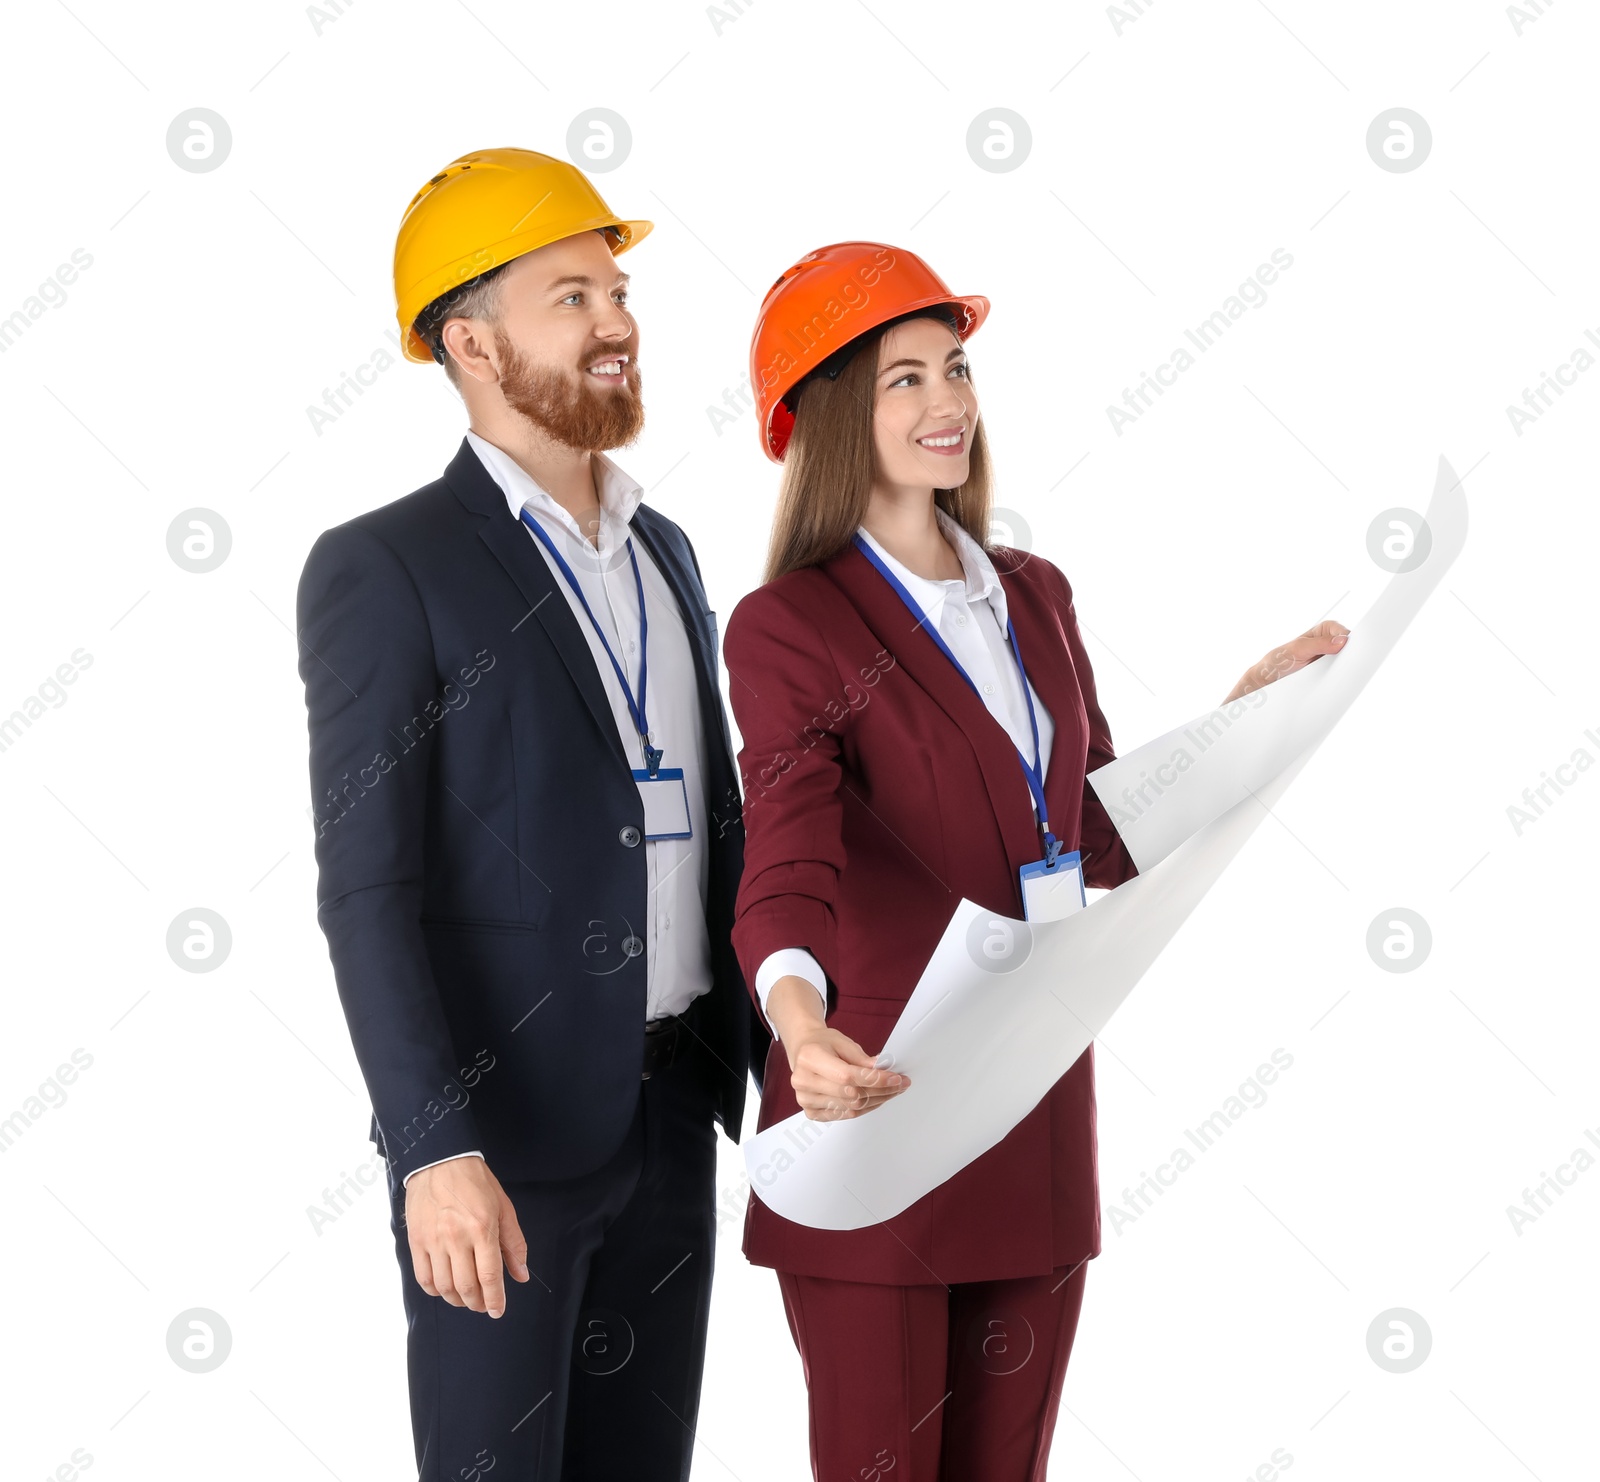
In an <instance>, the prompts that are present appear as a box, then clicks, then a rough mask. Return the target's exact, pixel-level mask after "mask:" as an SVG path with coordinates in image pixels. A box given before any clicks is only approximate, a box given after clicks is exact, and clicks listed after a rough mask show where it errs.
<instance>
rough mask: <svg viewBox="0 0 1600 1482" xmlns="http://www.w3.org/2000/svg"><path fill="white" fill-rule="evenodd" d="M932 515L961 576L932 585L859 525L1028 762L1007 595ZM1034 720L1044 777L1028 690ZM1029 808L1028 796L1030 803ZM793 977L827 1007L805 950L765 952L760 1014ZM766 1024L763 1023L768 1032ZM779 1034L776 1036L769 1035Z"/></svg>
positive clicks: (1047, 727) (1049, 723) (1051, 727)
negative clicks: (782, 982) (775, 989)
mask: <svg viewBox="0 0 1600 1482" xmlns="http://www.w3.org/2000/svg"><path fill="white" fill-rule="evenodd" d="M934 513H935V515H936V516H937V517H938V520H939V528H940V529H941V530H942V531H943V532H944V535H945V538H946V539H947V540H948V541H949V542H950V544H951V545H952V546H954V547H955V552H956V555H957V556H959V557H960V558H961V570H962V573H963V574H962V576H961V577H960V578H959V579H957V578H955V577H951V578H949V579H946V580H933V579H931V578H929V577H925V576H918V575H917V574H916V573H915V572H913V571H910V570H908V569H907V568H906V567H905V566H904V565H902V564H901V563H900V562H899V561H897V560H896V559H895V558H894V557H893V556H891V555H890V554H889V552H888V551H886V550H885V549H884V548H883V546H881V545H880V544H879V543H878V542H877V541H876V540H874V539H873V538H872V536H871V535H870V534H869V533H868V532H867V530H866V528H865V527H864V526H863V527H862V528H861V530H860V535H861V538H862V539H863V540H864V541H866V542H867V544H868V545H870V546H871V547H872V549H873V550H874V551H875V552H876V553H877V555H878V557H879V558H880V559H881V560H882V561H883V564H884V565H885V566H887V567H888V568H889V570H890V571H892V572H894V574H895V576H896V577H898V578H899V579H900V581H901V582H902V583H903V584H904V586H905V589H906V590H907V591H908V592H910V593H911V595H912V596H913V597H914V598H915V599H916V601H917V603H918V605H919V606H920V607H921V608H922V610H923V612H924V613H925V614H926V615H927V619H928V621H929V622H930V623H932V624H933V626H934V627H935V628H937V629H938V632H939V636H940V637H941V638H943V639H944V641H945V642H946V643H947V644H948V645H949V647H950V651H951V652H952V653H953V654H954V655H955V656H956V657H957V658H958V659H959V660H960V661H961V667H962V668H963V669H965V670H966V671H967V674H968V675H969V676H970V677H971V679H972V682H973V683H974V684H975V685H977V687H978V693H979V694H980V695H981V696H982V697H983V703H984V705H985V706H986V707H987V708H988V711H989V714H990V715H992V716H993V717H994V718H995V719H996V720H997V721H998V722H999V723H1000V724H1001V725H1002V726H1003V727H1004V728H1005V731H1006V733H1007V734H1008V735H1009V736H1010V737H1011V739H1012V740H1013V741H1014V742H1015V743H1016V745H1017V748H1018V750H1019V751H1021V753H1022V754H1023V755H1024V756H1026V757H1028V758H1029V759H1030V760H1031V759H1032V757H1033V729H1032V727H1031V726H1030V725H1029V724H1028V702H1027V700H1026V698H1025V697H1024V696H1023V693H1022V676H1021V674H1019V673H1018V671H1017V661H1016V659H1015V657H1014V656H1013V655H1012V652H1011V643H1010V640H1009V639H1008V638H1007V637H1006V616H1007V613H1006V593H1005V588H1004V587H1002V586H1001V585H1000V577H999V575H998V574H997V573H996V571H995V569H994V562H992V561H991V560H990V559H989V557H988V555H987V554H986V553H985V551H984V549H983V547H982V546H980V545H979V544H978V542H977V541H975V540H974V539H973V538H972V537H971V536H970V535H968V534H967V532H966V531H965V530H963V529H962V528H961V525H960V524H959V522H957V521H956V520H954V519H952V518H951V517H950V516H949V515H947V514H946V513H945V512H944V511H943V510H942V509H939V508H938V506H935V507H934ZM1028 690H1029V692H1030V693H1031V694H1032V695H1033V708H1034V715H1035V717H1036V718H1037V720H1038V722H1039V765H1040V770H1041V774H1042V773H1043V772H1046V771H1048V770H1049V766H1050V745H1051V742H1052V740H1053V739H1054V737H1055V722H1054V721H1053V720H1052V719H1051V717H1050V712H1049V711H1048V710H1046V709H1045V707H1044V702H1043V701H1042V700H1040V698H1039V692H1038V691H1037V690H1036V689H1034V687H1033V686H1032V685H1031V684H1030V685H1029V686H1028ZM1017 786H1018V787H1020V788H1022V789H1024V790H1025V791H1026V790H1027V787H1028V780H1027V778H1026V777H1025V776H1024V775H1023V771H1022V768H1021V767H1020V766H1019V767H1018V768H1017ZM1028 802H1029V805H1030V807H1031V806H1032V802H1033V799H1032V795H1031V794H1030V795H1029V799H1028ZM790 975H793V976H794V977H798V978H804V979H805V980H806V981H807V982H808V983H810V984H811V985H812V987H814V988H815V989H816V990H817V992H818V993H820V994H821V995H822V1000H823V1004H824V1006H826V1004H827V998H828V989H827V975H826V974H825V973H824V972H823V971H822V967H821V965H820V964H819V963H818V962H817V960H816V958H815V957H813V956H812V955H811V953H809V952H808V951H806V949H805V948H804V947H784V948H781V949H779V950H778V951H776V952H773V953H770V954H769V955H768V956H767V958H766V959H765V961H763V962H762V964H761V966H760V967H759V968H758V969H757V970H756V983H755V988H756V996H757V997H758V998H759V999H760V1000H761V1011H762V1013H763V1014H765V1013H766V1008H767V995H768V994H769V993H771V991H772V985H773V984H774V983H776V982H777V981H778V979H779V978H782V977H787V976H790ZM770 1023H771V1021H770V1020H769V1021H768V1024H769V1027H770ZM773 1033H774V1034H776V1033H777V1031H776V1030H774V1031H773Z"/></svg>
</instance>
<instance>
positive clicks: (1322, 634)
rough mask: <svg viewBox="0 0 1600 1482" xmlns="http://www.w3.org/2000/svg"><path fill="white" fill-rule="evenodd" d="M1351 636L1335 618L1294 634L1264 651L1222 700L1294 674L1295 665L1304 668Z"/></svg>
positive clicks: (1338, 650)
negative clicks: (1276, 645) (1257, 661)
mask: <svg viewBox="0 0 1600 1482" xmlns="http://www.w3.org/2000/svg"><path fill="white" fill-rule="evenodd" d="M1349 636H1350V630H1349V629H1348V628H1347V627H1345V625H1344V624H1343V623H1336V622H1334V621H1333V619H1332V618H1328V619H1327V620H1326V621H1325V622H1320V623H1318V624H1317V626H1316V627H1314V628H1308V629H1307V630H1306V631H1305V632H1304V633H1302V634H1301V635H1300V636H1299V637H1298V638H1291V639H1290V640H1289V641H1288V642H1287V643H1285V644H1283V645H1282V647H1280V648H1275V649H1273V650H1272V652H1271V653H1269V654H1267V655H1265V656H1264V657H1263V658H1262V659H1261V661H1260V662H1259V663H1256V664H1252V665H1251V666H1250V667H1249V668H1248V669H1246V670H1245V671H1244V673H1243V674H1242V675H1241V676H1240V677H1239V682H1238V684H1236V685H1234V687H1233V689H1232V691H1231V692H1230V693H1229V695H1228V697H1227V699H1225V700H1224V701H1223V702H1222V703H1223V704H1224V705H1226V704H1228V703H1229V701H1232V700H1239V699H1243V698H1244V696H1246V695H1248V694H1251V693H1253V692H1254V691H1256V690H1258V689H1260V688H1262V686H1263V685H1268V684H1271V683H1272V681H1273V680H1275V679H1282V678H1283V676H1284V675H1285V674H1293V673H1294V672H1295V670H1296V669H1304V668H1305V666H1306V665H1307V664H1309V663H1310V662H1311V661H1312V660H1313V659H1320V658H1321V657H1322V656H1323V655H1324V654H1336V653H1339V652H1340V651H1341V650H1343V648H1344V641H1345V639H1347V638H1348V637H1349Z"/></svg>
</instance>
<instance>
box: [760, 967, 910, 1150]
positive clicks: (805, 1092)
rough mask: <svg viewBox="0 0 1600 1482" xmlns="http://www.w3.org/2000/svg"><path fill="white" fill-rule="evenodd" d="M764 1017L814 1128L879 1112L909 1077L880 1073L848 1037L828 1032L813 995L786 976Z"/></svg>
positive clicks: (800, 982)
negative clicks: (785, 1056)
mask: <svg viewBox="0 0 1600 1482" xmlns="http://www.w3.org/2000/svg"><path fill="white" fill-rule="evenodd" d="M767 1017H768V1019H769V1020H770V1021H771V1023H772V1026H773V1028H774V1029H776V1030H777V1031H778V1039H779V1041H780V1042H781V1043H782V1045H783V1048H784V1050H785V1052H786V1053H787V1054H788V1056H789V1072H790V1075H789V1083H790V1084H791V1085H792V1086H793V1087H794V1095H795V1100H796V1101H798V1102H799V1103H800V1110H801V1111H803V1112H804V1113H805V1114H806V1116H808V1117H809V1118H810V1119H811V1120H812V1121H813V1122H839V1121H845V1120H847V1119H848V1118H850V1117H859V1116H861V1115H862V1114H863V1113H864V1112H869V1111H871V1110H872V1109H873V1108H874V1107H877V1106H882V1105H883V1103H884V1102H886V1101H888V1100H890V1098H892V1097H895V1096H898V1095H899V1094H900V1093H901V1092H902V1091H904V1090H906V1089H907V1088H908V1087H909V1086H910V1085H911V1077H910V1076H907V1075H901V1074H899V1073H897V1072H895V1071H891V1070H882V1069H880V1068H879V1067H878V1063H877V1060H876V1059H875V1057H873V1056H871V1055H869V1054H867V1052H866V1051H865V1050H863V1049H862V1048H861V1046H860V1045H858V1044H857V1043H856V1042H855V1041H854V1040H853V1039H851V1038H850V1036H849V1035H848V1034H842V1033H840V1031H839V1030H837V1029H829V1028H828V1025H827V1021H826V1020H825V1019H824V1018H823V1015H822V1005H821V1003H820V1001H819V998H818V995H817V990H816V989H815V988H813V987H812V986H811V984H810V983H808V982H806V980H805V979H804V978H799V977H793V976H786V977H782V978H779V979H778V981H777V982H776V983H774V984H773V985H772V991H771V993H769V994H768V995H767Z"/></svg>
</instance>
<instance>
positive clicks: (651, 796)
mask: <svg viewBox="0 0 1600 1482" xmlns="http://www.w3.org/2000/svg"><path fill="white" fill-rule="evenodd" d="M633 780H634V783H635V785H636V786H637V787H638V789H639V799H640V801H641V802H642V803H643V804H644V836H645V838H646V839H687V838H688V837H689V835H690V833H691V832H692V831H691V829H690V827H689V789H688V787H687V786H686V785H685V783H684V780H683V768H682V767H660V768H658V769H657V770H656V775H655V776H654V777H652V776H651V775H650V773H649V771H648V770H647V769H646V768H644V767H635V768H634V769H633Z"/></svg>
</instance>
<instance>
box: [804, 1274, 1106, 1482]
mask: <svg viewBox="0 0 1600 1482" xmlns="http://www.w3.org/2000/svg"><path fill="white" fill-rule="evenodd" d="M1087 1264H1088V1262H1087V1260H1085V1261H1080V1262H1079V1263H1078V1264H1077V1265H1076V1266H1063V1267H1061V1268H1059V1269H1058V1270H1056V1271H1053V1272H1051V1273H1050V1275H1048V1276H1028V1277H1021V1278H1018V1279H1015V1280H1011V1281H974V1282H966V1283H962V1284H960V1285H957V1286H950V1287H944V1286H886V1285H880V1284H876V1283H869V1282H856V1281H831V1280H828V1279H826V1278H824V1277H820V1276H797V1275H794V1274H793V1273H791V1272H788V1271H779V1272H778V1273H777V1276H778V1285H779V1286H780V1287H781V1288H782V1290H783V1305H784V1310H785V1312H786V1313H787V1315H788V1318H789V1331H790V1332H791V1333H792V1334H793V1335H794V1341H795V1346H796V1347H797V1348H799V1350H800V1361H801V1364H802V1366H803V1368H804V1370H805V1378H806V1389H807V1391H808V1393H809V1396H810V1411H811V1471H812V1476H813V1477H814V1478H815V1479H816V1482H943V1479H947V1482H1040V1479H1042V1478H1043V1477H1044V1475H1045V1463H1046V1461H1047V1459H1048V1457H1049V1453H1050V1438H1051V1436H1052V1434H1053V1433H1054V1431H1055V1424H1056V1409H1057V1407H1058V1406H1059V1404H1060V1402H1061V1386H1062V1382H1063V1381H1064V1379H1065V1377H1066V1371H1067V1358H1068V1356H1069V1355H1070V1354H1071V1352H1072V1339H1073V1335H1074V1334H1075V1333H1076V1331H1077V1327H1078V1313H1079V1311H1080V1310H1081V1308H1082V1306H1083V1282H1084V1275H1085V1268H1086V1266H1087Z"/></svg>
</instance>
